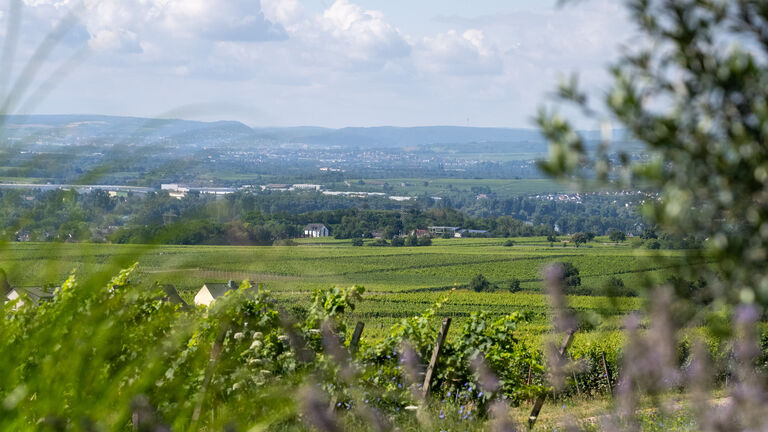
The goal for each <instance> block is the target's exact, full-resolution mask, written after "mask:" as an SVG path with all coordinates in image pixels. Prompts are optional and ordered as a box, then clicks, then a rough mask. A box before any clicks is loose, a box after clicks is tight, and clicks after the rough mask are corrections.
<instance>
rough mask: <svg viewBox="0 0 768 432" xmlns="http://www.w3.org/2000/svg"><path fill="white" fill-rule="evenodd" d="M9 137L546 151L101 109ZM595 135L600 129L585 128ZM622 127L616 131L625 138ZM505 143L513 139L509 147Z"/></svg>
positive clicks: (458, 130) (16, 125)
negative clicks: (155, 116)
mask: <svg viewBox="0 0 768 432" xmlns="http://www.w3.org/2000/svg"><path fill="white" fill-rule="evenodd" d="M0 119H1V120H2V121H3V129H4V135H5V137H10V138H17V139H19V138H34V137H40V136H47V137H50V138H53V139H57V140H58V141H60V143H61V144H67V143H78V142H79V143H82V142H83V141H85V142H92V143H94V144H98V143H99V142H110V143H112V144H114V143H119V142H121V141H124V142H145V143H146V142H154V141H160V140H162V141H164V142H167V143H171V144H175V145H193V146H199V145H204V146H217V145H222V146H228V147H251V146H265V145H266V146H269V145H280V144H304V145H309V146H321V147H342V148H402V147H423V146H434V145H451V144H453V145H457V144H458V145H461V144H483V143H488V144H491V143H493V145H500V148H503V149H508V150H509V151H513V150H515V151H536V152H543V151H546V142H545V140H544V139H543V137H542V136H541V134H540V133H539V132H538V131H537V130H535V129H511V128H480V127H462V126H422V127H393V126H380V127H347V128H341V129H329V128H323V127H314V126H300V127H258V128H251V127H249V126H247V125H245V124H243V123H240V122H237V121H215V122H201V121H192V120H178V119H148V118H140V117H119V116H102V115H84V114H83V115H31V116H18V115H16V116H0ZM582 134H583V136H584V137H585V138H587V139H588V140H591V141H595V140H597V139H598V137H599V134H598V133H597V132H593V131H586V132H582ZM624 135H625V134H624V133H623V132H621V131H618V132H616V133H615V134H614V136H615V138H616V139H618V140H619V141H624ZM504 144H514V145H512V146H511V147H510V146H505V145H504Z"/></svg>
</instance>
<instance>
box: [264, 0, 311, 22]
mask: <svg viewBox="0 0 768 432" xmlns="http://www.w3.org/2000/svg"><path fill="white" fill-rule="evenodd" d="M261 10H262V12H263V13H264V16H265V17H266V18H267V19H268V20H270V21H272V22H276V23H280V24H282V25H283V26H286V27H289V26H291V25H292V24H295V23H296V22H297V21H299V20H300V19H302V18H303V16H304V10H303V8H302V7H301V4H300V3H299V1H298V0H261Z"/></svg>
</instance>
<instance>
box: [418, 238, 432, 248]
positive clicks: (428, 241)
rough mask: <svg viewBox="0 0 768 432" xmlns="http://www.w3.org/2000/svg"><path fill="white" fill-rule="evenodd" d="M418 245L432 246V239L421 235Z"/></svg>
mask: <svg viewBox="0 0 768 432" xmlns="http://www.w3.org/2000/svg"><path fill="white" fill-rule="evenodd" d="M417 244H418V246H432V239H431V238H429V237H426V236H425V237H421V238H419V241H418V243H417Z"/></svg>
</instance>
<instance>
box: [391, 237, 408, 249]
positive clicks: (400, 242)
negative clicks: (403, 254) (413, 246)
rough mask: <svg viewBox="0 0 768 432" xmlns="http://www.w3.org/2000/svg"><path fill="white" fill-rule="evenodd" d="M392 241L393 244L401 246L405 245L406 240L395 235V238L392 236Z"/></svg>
mask: <svg viewBox="0 0 768 432" xmlns="http://www.w3.org/2000/svg"><path fill="white" fill-rule="evenodd" d="M391 243H392V246H398V247H400V246H404V245H405V240H403V238H402V237H394V238H392V241H391Z"/></svg>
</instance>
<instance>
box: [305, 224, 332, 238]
mask: <svg viewBox="0 0 768 432" xmlns="http://www.w3.org/2000/svg"><path fill="white" fill-rule="evenodd" d="M328 235H329V234H328V228H327V227H326V226H325V225H323V224H309V225H307V226H306V227H304V236H305V237H328Z"/></svg>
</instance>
